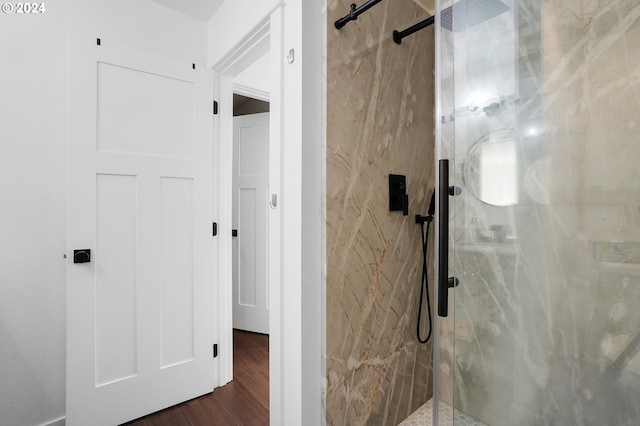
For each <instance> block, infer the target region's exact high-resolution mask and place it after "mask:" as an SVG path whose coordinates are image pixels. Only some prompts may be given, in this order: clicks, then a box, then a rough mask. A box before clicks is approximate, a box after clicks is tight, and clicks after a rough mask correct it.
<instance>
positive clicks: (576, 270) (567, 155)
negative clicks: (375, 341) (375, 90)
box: [434, 0, 640, 426]
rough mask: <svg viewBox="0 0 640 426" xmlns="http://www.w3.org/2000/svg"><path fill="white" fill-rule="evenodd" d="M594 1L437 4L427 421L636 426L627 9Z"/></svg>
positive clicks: (637, 91) (637, 212) (636, 272)
mask: <svg viewBox="0 0 640 426" xmlns="http://www.w3.org/2000/svg"><path fill="white" fill-rule="evenodd" d="M605 3H606V4H603V2H589V1H586V0H569V1H566V2H554V1H540V0H535V1H528V0H500V1H499V0H461V1H456V2H455V3H453V4H452V3H451V2H449V3H446V2H441V3H440V5H439V17H440V19H439V22H437V28H436V31H437V34H438V37H439V40H438V42H437V43H438V46H437V56H438V62H439V63H438V69H437V72H436V79H437V85H438V87H439V94H438V117H439V120H438V121H439V129H438V134H437V139H438V143H439V146H438V158H439V159H447V160H448V162H449V175H448V177H449V187H450V188H446V190H447V192H448V193H449V194H451V195H449V196H448V204H449V216H448V219H446V223H447V233H448V242H449V247H448V252H447V253H448V268H447V269H448V271H447V277H446V278H449V277H453V276H455V277H456V278H457V279H458V280H459V285H458V286H457V287H454V288H448V289H446V290H444V291H446V292H447V294H448V296H449V300H448V306H447V307H448V312H447V314H448V315H447V316H446V317H441V318H440V319H439V327H438V331H439V334H438V336H437V338H438V341H437V344H438V347H439V351H437V352H438V355H437V357H436V366H435V368H436V371H437V375H438V378H437V380H436V382H437V388H436V390H435V392H434V394H435V395H436V397H437V398H438V399H439V404H434V405H435V406H436V407H439V408H440V409H439V410H438V411H436V413H437V414H436V416H437V420H438V423H437V424H441V425H444V424H474V423H473V422H476V423H475V424H487V425H491V426H494V425H540V424H545V425H547V424H549V425H552V424H558V425H637V424H640V406H639V404H638V403H637V402H638V401H640V355H639V353H640V196H639V195H638V194H640V167H638V164H640V138H639V136H638V134H640V133H639V129H638V127H639V126H640V119H638V118H637V111H639V110H640V74H639V71H638V70H640V50H639V49H637V46H638V45H639V44H640V5H638V4H637V2H628V1H614V2H605ZM445 199H446V198H445ZM440 204H442V203H440ZM438 220H443V219H442V218H441V217H438ZM444 291H443V289H442V288H441V289H440V291H439V293H440V294H439V298H441V297H442V293H443V292H444ZM449 416H450V417H451V420H449Z"/></svg>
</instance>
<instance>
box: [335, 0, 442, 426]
mask: <svg viewBox="0 0 640 426" xmlns="http://www.w3.org/2000/svg"><path fill="white" fill-rule="evenodd" d="M350 3H351V1H346V0H329V1H328V9H327V16H328V23H327V163H326V176H327V185H326V188H327V231H326V232H327V294H326V298H327V311H326V345H327V349H326V357H327V358H326V369H327V395H326V418H327V424H329V425H364V424H370V425H397V424H398V423H399V422H400V421H402V420H403V419H404V418H406V417H407V416H408V415H409V414H410V413H411V412H412V411H413V410H415V409H416V408H417V407H419V406H420V405H421V404H423V403H424V402H425V401H427V399H428V398H429V397H430V396H431V386H432V374H431V371H432V366H431V364H432V352H431V348H432V347H431V344H430V343H429V344H427V345H421V344H419V343H418V342H417V338H416V323H417V311H418V298H419V292H420V276H421V272H422V270H421V268H422V259H421V239H420V238H421V237H420V227H419V226H418V225H416V224H415V218H414V216H415V215H416V214H423V215H424V214H426V212H427V209H428V205H429V201H430V196H431V191H432V189H433V185H434V182H433V174H434V157H433V150H434V124H433V123H434V115H433V114H434V92H433V90H434V76H433V66H434V38H433V36H434V32H433V27H431V28H427V29H425V30H422V31H420V32H418V33H416V34H414V35H412V36H410V37H408V38H405V39H404V40H403V41H402V44H401V45H397V44H395V43H394V42H393V40H392V38H391V35H392V31H393V30H394V29H397V30H403V29H405V28H407V27H409V26H411V25H413V24H414V23H416V22H418V21H421V20H423V19H425V18H426V17H427V15H426V13H425V12H424V11H423V10H422V9H421V8H419V7H417V6H416V5H415V3H414V2H413V1H412V0H394V1H385V2H381V3H379V4H378V5H376V6H374V7H373V8H372V9H370V10H369V11H367V12H366V13H364V14H363V15H361V16H360V17H359V18H358V19H357V20H356V21H352V22H350V23H348V24H347V25H346V26H345V27H344V28H343V29H342V30H340V31H338V30H336V29H335V28H334V25H333V23H334V22H335V20H337V19H338V18H341V17H342V16H344V15H345V14H346V13H347V12H348V11H349V6H350ZM389 174H402V175H406V179H407V192H408V195H409V215H408V216H403V215H402V212H390V211H389V198H388V175H389ZM433 233H434V232H431V234H432V236H431V240H432V242H431V243H430V245H429V247H430V250H431V252H433ZM430 272H431V280H433V274H432V273H433V268H432V265H431V267H430ZM432 290H433V289H432V288H431V291H432ZM423 319H425V321H423V327H424V329H426V327H427V322H426V314H425V315H423Z"/></svg>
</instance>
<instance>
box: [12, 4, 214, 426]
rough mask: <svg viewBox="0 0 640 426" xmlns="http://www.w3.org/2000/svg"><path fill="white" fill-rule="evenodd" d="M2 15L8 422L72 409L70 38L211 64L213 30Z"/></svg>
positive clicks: (91, 12) (113, 7) (121, 7)
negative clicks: (68, 356) (68, 374)
mask: <svg viewBox="0 0 640 426" xmlns="http://www.w3.org/2000/svg"><path fill="white" fill-rule="evenodd" d="M46 7H47V10H46V12H45V13H44V14H43V15H42V16H35V15H22V16H19V15H7V14H1V16H0V63H1V64H2V65H1V66H0V424H1V425H36V424H48V423H51V422H53V421H55V420H57V419H59V418H61V417H63V416H64V412H65V344H66V342H65V335H66V322H65V316H66V306H65V298H66V289H65V288H66V283H65V279H66V275H65V269H66V262H68V260H65V259H63V258H62V255H63V253H64V252H65V238H66V237H65V232H66V231H65V220H66V218H65V204H66V198H65V197H66V190H65V188H66V177H65V174H66V121H67V114H66V103H67V81H66V79H67V32H68V31H69V30H72V32H73V33H74V34H78V33H86V34H87V36H89V37H92V38H96V37H101V39H102V40H103V43H110V42H116V43H120V44H128V45H129V46H132V47H135V48H139V49H143V50H146V51H149V52H152V53H157V54H164V55H168V56H174V57H178V58H183V59H187V60H189V61H191V62H196V63H199V64H200V66H204V62H205V59H206V43H207V30H206V24H205V23H203V22H201V21H198V20H196V19H193V18H190V17H187V16H186V15H183V14H179V13H176V12H173V11H171V10H169V9H167V8H165V7H163V6H159V5H157V4H154V3H151V2H148V1H146V0H142V1H135V2H133V1H127V0H56V1H55V2H46Z"/></svg>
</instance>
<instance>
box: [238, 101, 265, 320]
mask: <svg viewBox="0 0 640 426" xmlns="http://www.w3.org/2000/svg"><path fill="white" fill-rule="evenodd" d="M268 180H269V114H268V113H264V114H252V115H244V116H239V117H234V172H233V186H234V191H233V199H234V201H233V205H234V214H233V217H234V229H237V230H238V236H237V238H234V262H233V267H234V269H233V271H234V273H233V283H234V286H233V327H234V328H238V329H241V330H248V331H254V332H258V333H268V332H269V300H268V297H267V295H268V294H269V293H268V288H267V284H268V279H267V276H268V271H267V261H268V252H267V229H268V205H269V201H268V189H269V187H268Z"/></svg>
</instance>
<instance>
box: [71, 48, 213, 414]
mask: <svg viewBox="0 0 640 426" xmlns="http://www.w3.org/2000/svg"><path fill="white" fill-rule="evenodd" d="M69 52H70V55H69V139H68V188H67V190H68V204H67V207H68V212H67V218H68V223H67V255H68V268H67V277H68V278H67V413H66V422H67V424H68V425H71V426H73V425H84V424H92V425H100V424H105V425H112V424H118V423H122V422H125V421H128V420H132V419H134V418H137V417H140V416H143V415H146V414H148V413H151V412H154V411H157V410H160V409H163V408H166V407H168V406H171V405H174V404H176V403H179V402H182V401H185V400H188V399H191V398H194V397H196V396H199V395H202V394H205V393H208V392H211V391H212V389H213V386H214V383H213V357H212V343H213V341H212V340H213V326H214V312H213V291H212V288H213V283H212V279H213V278H212V277H213V272H212V266H211V265H212V263H211V259H212V250H213V238H212V235H211V221H212V213H211V212H212V182H213V173H212V116H211V94H212V79H211V73H210V71H207V70H206V68H205V67H204V66H203V64H195V65H192V64H191V63H186V62H185V61H178V60H174V59H170V58H166V57H160V56H155V55H150V54H145V53H143V52H140V51H135V50H132V49H128V48H126V47H123V46H115V45H112V44H111V43H109V41H108V40H102V41H101V43H100V45H98V44H97V43H96V39H95V38H89V37H84V38H79V37H71V38H70V47H69ZM194 68H195V69H194ZM74 249H91V262H89V263H80V264H74V263H73V261H74V259H73V250H74Z"/></svg>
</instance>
